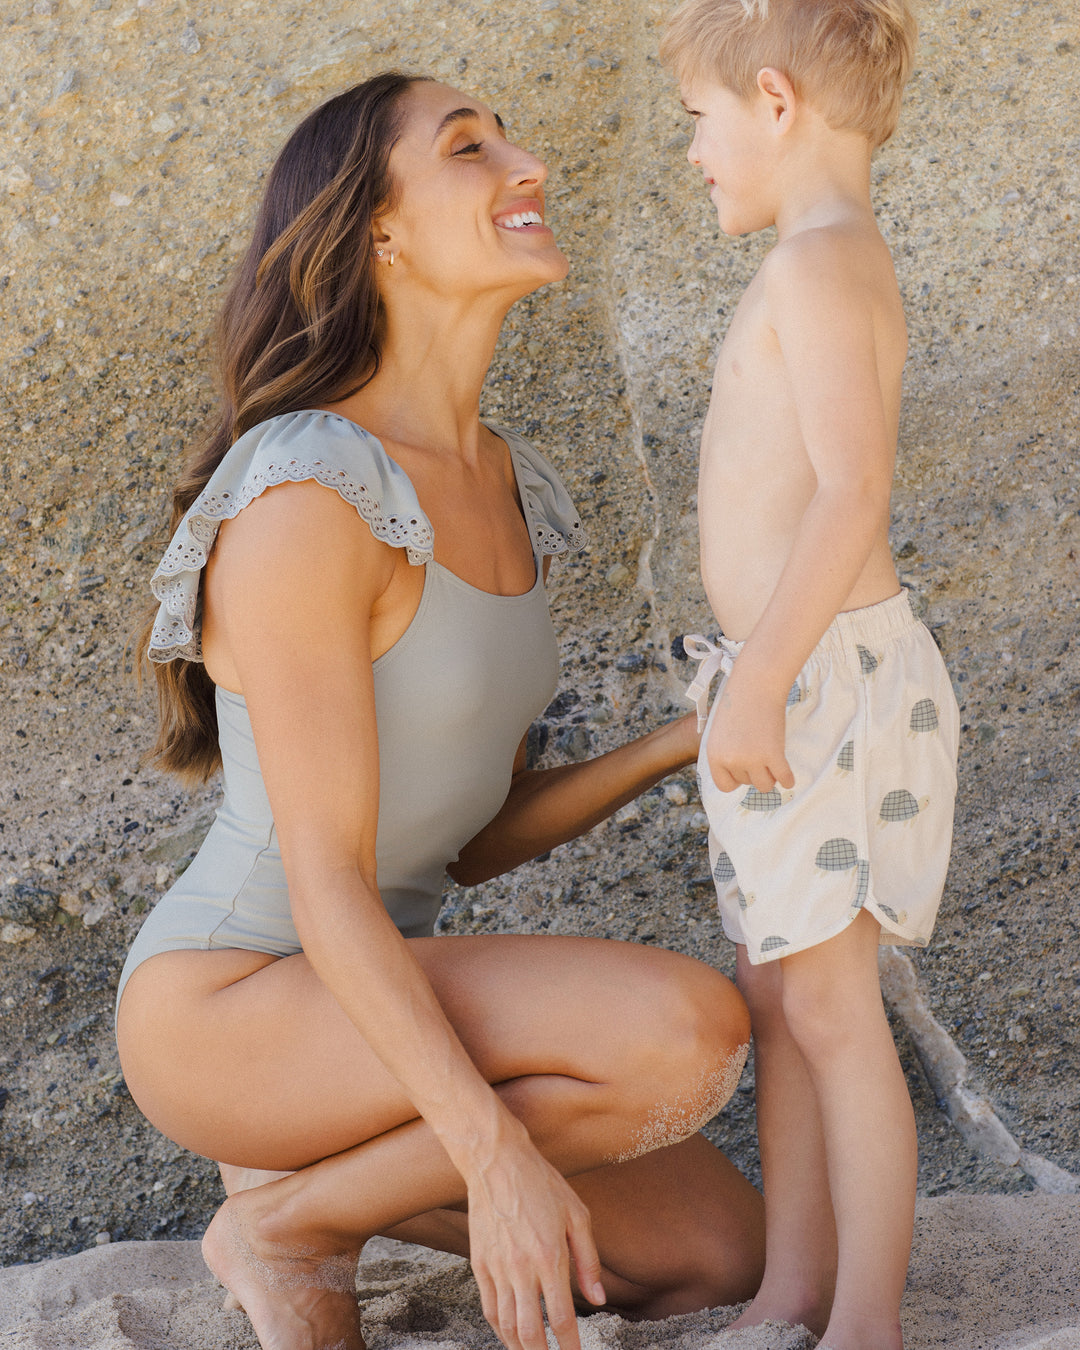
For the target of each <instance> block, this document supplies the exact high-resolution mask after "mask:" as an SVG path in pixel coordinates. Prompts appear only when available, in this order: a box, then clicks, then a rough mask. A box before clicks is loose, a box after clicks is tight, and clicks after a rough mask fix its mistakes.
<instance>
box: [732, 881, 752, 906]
mask: <svg viewBox="0 0 1080 1350" xmlns="http://www.w3.org/2000/svg"><path fill="white" fill-rule="evenodd" d="M735 898H736V899H737V900H738V902H739V908H740V909H741V910H743V911H746V910H748V909H749V908H750V906H751V905H752V904H753V903H754V897H753V896H752V895H745V894H744V893H743V888H742V887H741V886H739V887H737V888H736V891H735Z"/></svg>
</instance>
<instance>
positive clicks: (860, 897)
mask: <svg viewBox="0 0 1080 1350" xmlns="http://www.w3.org/2000/svg"><path fill="white" fill-rule="evenodd" d="M856 866H857V868H858V872H857V876H858V880H857V881H856V883H855V899H854V900H852V902H851V908H852V909H862V907H863V905H865V904H866V896H867V892H868V891H869V890H870V864H869V863H868V862H867V861H866V859H865V858H860V859H859V861H858V863H857V864H856Z"/></svg>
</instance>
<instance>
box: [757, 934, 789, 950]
mask: <svg viewBox="0 0 1080 1350" xmlns="http://www.w3.org/2000/svg"><path fill="white" fill-rule="evenodd" d="M790 946H791V943H790V942H788V940H787V938H782V937H776V936H775V935H774V936H772V937H767V938H762V939H761V950H762V951H763V952H775V951H778V950H779V949H780V948H781V947H790Z"/></svg>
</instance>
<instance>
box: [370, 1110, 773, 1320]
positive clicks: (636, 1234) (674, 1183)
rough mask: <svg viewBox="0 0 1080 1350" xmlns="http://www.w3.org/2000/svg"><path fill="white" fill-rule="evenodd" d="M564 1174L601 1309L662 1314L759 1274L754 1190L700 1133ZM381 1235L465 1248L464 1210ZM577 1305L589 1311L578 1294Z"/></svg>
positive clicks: (709, 1304) (754, 1282)
mask: <svg viewBox="0 0 1080 1350" xmlns="http://www.w3.org/2000/svg"><path fill="white" fill-rule="evenodd" d="M572 1184H573V1186H574V1189H575V1190H576V1191H577V1192H578V1194H579V1195H580V1196H581V1198H582V1199H583V1200H584V1201H585V1203H586V1205H587V1206H588V1208H589V1213H590V1214H591V1216H592V1224H593V1234H594V1236H595V1238H596V1244H597V1248H598V1249H599V1252H600V1259H601V1262H602V1263H603V1273H602V1276H601V1278H602V1280H603V1284H604V1289H605V1290H606V1292H607V1296H608V1302H607V1304H606V1305H605V1306H606V1309H607V1310H608V1311H610V1312H617V1313H621V1314H622V1315H623V1316H624V1317H630V1318H641V1319H655V1318H660V1317H670V1316H673V1315H674V1314H676V1313H683V1312H691V1311H695V1310H696V1309H699V1308H713V1307H720V1306H723V1305H726V1304H730V1303H741V1302H743V1301H744V1300H746V1299H748V1298H750V1297H752V1295H753V1293H754V1291H755V1290H756V1289H757V1288H758V1286H759V1284H760V1283H761V1277H762V1271H763V1267H764V1255H765V1249H764V1236H765V1229H764V1212H763V1206H762V1201H761V1196H760V1195H759V1194H758V1192H757V1191H756V1190H755V1189H754V1187H753V1186H751V1185H750V1183H749V1182H748V1181H747V1180H746V1178H745V1177H744V1176H743V1174H742V1173H741V1172H740V1171H739V1170H738V1168H736V1167H734V1166H733V1165H732V1164H731V1163H730V1162H729V1161H728V1159H727V1158H725V1157H724V1155H723V1153H721V1152H720V1150H719V1149H717V1148H714V1147H713V1145H712V1144H710V1143H709V1141H708V1140H707V1139H706V1138H705V1137H704V1135H701V1134H695V1135H693V1136H692V1137H691V1138H690V1139H686V1140H684V1141H683V1142H682V1143H680V1144H673V1145H670V1146H669V1147H667V1148H662V1149H657V1150H656V1151H655V1152H654V1153H647V1154H645V1155H643V1156H642V1157H640V1158H635V1159H633V1160H632V1161H630V1162H625V1163H615V1164H613V1165H612V1166H610V1167H602V1168H598V1169H596V1170H595V1171H592V1172H585V1173H582V1174H581V1175H580V1176H577V1177H575V1178H574V1179H573V1182H572ZM383 1236H385V1237H392V1238H397V1239H399V1240H400V1241H402V1242H415V1243H419V1244H420V1245H421V1246H426V1247H434V1248H436V1249H437V1250H439V1251H447V1252H454V1253H456V1254H457V1255H458V1256H466V1257H467V1256H468V1255H469V1225H468V1218H467V1216H466V1215H465V1214H464V1213H463V1212H461V1211H458V1210H445V1209H444V1210H435V1211H433V1212H432V1213H430V1214H422V1215H420V1216H418V1217H417V1218H416V1219H411V1220H408V1221H407V1222H405V1223H403V1224H399V1225H397V1226H396V1227H394V1228H391V1229H389V1230H387V1231H386V1232H385V1233H384V1234H383ZM579 1306H580V1307H581V1308H582V1310H583V1311H585V1310H588V1311H596V1310H595V1308H593V1307H592V1305H589V1304H587V1303H586V1302H585V1300H584V1299H583V1298H582V1299H580V1300H579Z"/></svg>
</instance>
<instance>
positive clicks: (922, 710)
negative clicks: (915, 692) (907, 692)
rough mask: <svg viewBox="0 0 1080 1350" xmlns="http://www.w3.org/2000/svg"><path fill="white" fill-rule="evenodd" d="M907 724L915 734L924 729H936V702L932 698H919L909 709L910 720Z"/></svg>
mask: <svg viewBox="0 0 1080 1350" xmlns="http://www.w3.org/2000/svg"><path fill="white" fill-rule="evenodd" d="M908 726H909V728H910V729H911V731H912V732H913V733H914V734H915V735H918V734H919V733H920V732H924V731H937V729H938V715H937V704H936V703H935V702H934V700H933V699H932V698H921V699H919V701H918V703H916V704H915V706H914V707H913V708H912V710H911V720H910V721H909V722H908Z"/></svg>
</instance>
